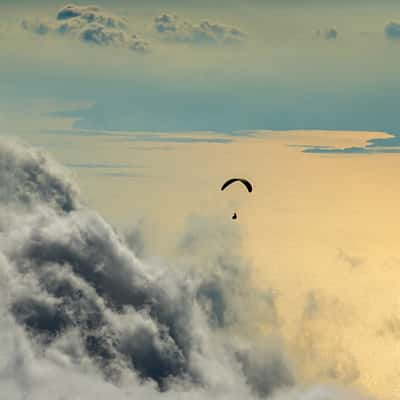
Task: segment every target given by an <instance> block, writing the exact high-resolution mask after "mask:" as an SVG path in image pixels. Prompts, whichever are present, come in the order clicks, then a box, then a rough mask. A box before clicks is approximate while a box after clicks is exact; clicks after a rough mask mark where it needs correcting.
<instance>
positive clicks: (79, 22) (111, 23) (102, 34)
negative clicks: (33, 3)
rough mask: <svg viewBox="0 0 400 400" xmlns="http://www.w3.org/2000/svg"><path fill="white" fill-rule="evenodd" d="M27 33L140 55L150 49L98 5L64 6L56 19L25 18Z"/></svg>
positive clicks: (115, 16)
mask: <svg viewBox="0 0 400 400" xmlns="http://www.w3.org/2000/svg"><path fill="white" fill-rule="evenodd" d="M21 26H22V28H23V29H24V30H26V31H29V32H32V33H35V34H38V35H48V34H58V35H63V36H64V35H65V36H70V37H74V38H78V39H80V40H81V41H82V42H84V43H90V44H94V45H98V46H112V47H122V48H127V49H130V50H133V51H135V52H139V53H145V52H147V51H148V50H149V43H148V42H147V41H145V40H144V39H142V38H140V37H139V36H138V35H137V34H134V33H132V32H131V30H130V25H129V23H128V21H127V20H126V19H125V18H121V17H119V16H117V15H114V14H111V13H109V12H107V11H105V10H103V9H102V8H99V7H97V6H78V5H74V4H69V5H66V6H64V7H62V8H61V9H60V10H59V11H58V12H57V15H56V18H55V19H54V20H45V19H40V18H30V19H24V20H23V21H22V23H21Z"/></svg>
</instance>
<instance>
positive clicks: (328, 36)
mask: <svg viewBox="0 0 400 400" xmlns="http://www.w3.org/2000/svg"><path fill="white" fill-rule="evenodd" d="M338 35H339V33H338V31H337V29H336V28H329V29H325V30H322V31H321V30H320V29H318V30H317V31H316V32H315V37H316V38H321V39H325V40H336V39H337V38H338Z"/></svg>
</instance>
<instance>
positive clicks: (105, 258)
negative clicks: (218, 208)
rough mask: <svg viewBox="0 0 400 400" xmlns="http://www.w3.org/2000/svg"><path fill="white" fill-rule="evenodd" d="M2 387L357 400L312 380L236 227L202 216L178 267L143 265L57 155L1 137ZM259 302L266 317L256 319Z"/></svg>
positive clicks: (55, 393)
mask: <svg viewBox="0 0 400 400" xmlns="http://www.w3.org/2000/svg"><path fill="white" fill-rule="evenodd" d="M0 187H1V188H2V190H1V197H0V340H1V342H2V346H1V348H0V386H1V390H2V395H4V396H5V397H6V398H7V399H9V400H14V399H15V400H17V399H18V400H19V399H30V400H39V399H40V400H47V399H60V400H61V399H62V400H70V399H71V400H75V399H76V400H77V399H82V398H85V399H87V400H90V399H96V400H103V399H104V400H106V399H107V400H108V399H114V400H120V399H121V400H122V399H128V398H137V399H141V398H145V399H150V400H151V399H161V398H164V399H167V400H168V399H176V398H181V399H189V400H192V399H193V400H205V399H210V398H213V399H241V400H242V399H250V400H252V399H259V398H268V399H273V400H300V399H301V400H317V399H322V398H323V399H326V400H339V399H341V400H346V399H348V400H356V399H361V397H359V396H358V395H355V394H350V393H348V392H347V391H346V392H345V391H344V390H341V389H338V388H335V387H330V386H324V385H320V386H315V387H311V388H302V387H300V386H299V385H297V384H296V377H295V375H296V374H295V372H294V368H293V366H292V364H291V362H290V359H289V357H288V355H287V354H285V351H284V344H283V343H282V342H281V340H280V339H279V337H277V336H276V335H272V334H271V335H270V336H266V335H265V334H264V335H262V336H261V334H258V333H257V325H258V324H260V323H262V324H263V326H264V327H268V326H269V327H271V328H273V327H276V326H277V324H278V322H277V320H278V319H277V314H276V308H275V300H274V298H273V296H272V297H271V295H269V294H265V293H261V292H259V291H257V290H255V289H254V288H252V287H251V286H250V282H249V272H248V269H247V267H246V263H245V262H244V261H243V260H242V259H241V257H240V255H239V254H238V251H237V249H238V246H239V243H240V237H239V236H238V235H237V233H235V232H233V231H232V227H231V226H230V225H224V224H219V225H218V224H216V223H215V224H214V225H213V226H210V224H209V223H208V221H206V220H203V219H201V218H200V219H195V220H193V221H189V224H188V229H187V231H186V232H185V234H184V235H183V236H182V238H181V240H180V241H179V243H178V246H177V248H178V251H179V254H180V255H181V258H180V259H179V260H177V262H176V265H168V263H163V262H161V261H160V262H157V263H156V262H153V263H149V262H144V261H142V260H140V259H139V258H138V257H137V256H136V255H135V252H134V251H133V250H131V248H132V247H133V248H134V247H139V248H140V247H142V243H141V242H140V240H139V242H140V243H138V245H137V246H136V245H135V242H136V241H137V240H138V237H139V239H140V235H139V236H138V235H137V234H134V235H131V236H130V237H129V240H126V239H125V238H124V237H123V236H122V235H121V234H120V233H118V232H117V231H115V229H113V228H112V227H111V226H110V225H109V224H107V222H106V221H105V220H104V219H103V218H102V217H101V216H99V215H98V214H97V213H95V212H94V211H92V210H90V209H89V208H87V207H86V206H85V205H84V204H83V202H82V201H81V199H80V196H79V191H78V189H77V188H76V186H75V184H74V183H73V181H72V180H71V179H70V178H69V176H68V174H67V173H66V172H65V171H64V170H63V169H62V168H61V167H60V166H59V165H58V164H57V163H56V162H54V161H52V160H51V159H50V158H49V157H48V156H47V155H45V154H43V153H42V152H39V151H37V150H32V149H30V148H28V147H25V146H23V145H20V144H18V145H17V144H15V143H10V142H7V141H5V140H3V139H0ZM255 310H257V318H254V317H255V314H254V313H255V312H256V311H255Z"/></svg>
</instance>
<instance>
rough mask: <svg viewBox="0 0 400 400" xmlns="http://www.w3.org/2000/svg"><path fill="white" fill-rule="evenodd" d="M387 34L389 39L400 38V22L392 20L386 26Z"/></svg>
mask: <svg viewBox="0 0 400 400" xmlns="http://www.w3.org/2000/svg"><path fill="white" fill-rule="evenodd" d="M385 35H386V37H387V38H388V39H400V24H399V23H397V22H390V23H389V24H387V25H386V27H385Z"/></svg>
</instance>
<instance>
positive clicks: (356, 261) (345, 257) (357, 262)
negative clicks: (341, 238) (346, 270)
mask: <svg viewBox="0 0 400 400" xmlns="http://www.w3.org/2000/svg"><path fill="white" fill-rule="evenodd" d="M337 258H338V259H339V260H340V261H343V262H344V263H346V264H348V265H349V266H350V267H351V268H357V267H360V266H362V265H363V264H365V259H364V258H362V257H357V256H354V255H350V254H348V253H347V252H345V251H344V250H343V249H338V252H337Z"/></svg>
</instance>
